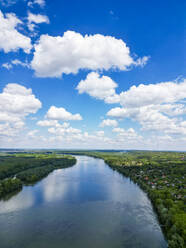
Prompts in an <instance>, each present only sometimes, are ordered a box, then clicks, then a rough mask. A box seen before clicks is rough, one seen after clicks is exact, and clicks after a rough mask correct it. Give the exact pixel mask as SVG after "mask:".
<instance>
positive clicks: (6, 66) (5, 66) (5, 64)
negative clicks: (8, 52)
mask: <svg viewBox="0 0 186 248" xmlns="http://www.w3.org/2000/svg"><path fill="white" fill-rule="evenodd" d="M2 67H4V68H6V69H7V70H10V69H12V65H11V64H10V63H4V64H2Z"/></svg>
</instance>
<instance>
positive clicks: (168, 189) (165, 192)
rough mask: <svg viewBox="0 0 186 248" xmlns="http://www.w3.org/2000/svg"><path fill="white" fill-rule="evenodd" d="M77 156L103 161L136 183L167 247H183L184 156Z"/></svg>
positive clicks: (185, 223) (142, 153) (185, 224)
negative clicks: (166, 241) (152, 213)
mask: <svg viewBox="0 0 186 248" xmlns="http://www.w3.org/2000/svg"><path fill="white" fill-rule="evenodd" d="M72 154H74V152H72ZM76 154H79V155H87V156H93V157H95V158H102V159H104V161H105V162H106V163H107V164H108V165H109V166H111V167H112V168H113V169H116V170H118V171H119V172H121V173H122V174H124V175H125V176H127V177H130V178H131V179H132V180H133V181H134V182H136V183H138V185H139V186H140V187H141V188H142V189H143V190H144V191H146V192H147V194H148V196H149V198H150V199H151V201H152V203H153V205H154V208H155V209H156V212H157V214H158V217H159V221H160V223H161V226H162V228H163V231H164V233H165V235H166V237H167V239H168V244H169V247H170V248H177V247H179V248H183V247H186V211H185V205H186V198H185V195H186V188H185V185H186V178H185V175H186V153H183V152H182V153H181V152H151V151H149V152H146V151H133V152H123V153H122V152H117V153H116V152H115V153H113V152H110V153H109V152H97V151H92V152H90V151H86V152H83V151H79V152H76Z"/></svg>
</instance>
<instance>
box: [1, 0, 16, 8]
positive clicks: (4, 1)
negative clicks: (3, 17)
mask: <svg viewBox="0 0 186 248" xmlns="http://www.w3.org/2000/svg"><path fill="white" fill-rule="evenodd" d="M16 2H17V0H1V1H0V3H1V4H2V5H3V6H5V7H9V6H11V5H13V4H15V3H16Z"/></svg>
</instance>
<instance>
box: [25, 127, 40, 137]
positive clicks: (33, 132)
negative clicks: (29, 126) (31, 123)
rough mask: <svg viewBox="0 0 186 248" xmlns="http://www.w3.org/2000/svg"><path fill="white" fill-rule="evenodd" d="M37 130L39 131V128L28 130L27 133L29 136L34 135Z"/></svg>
mask: <svg viewBox="0 0 186 248" xmlns="http://www.w3.org/2000/svg"><path fill="white" fill-rule="evenodd" d="M38 132H39V130H37V129H34V130H31V131H29V132H28V134H27V135H28V136H30V137H35V135H36V134H37V133H38Z"/></svg>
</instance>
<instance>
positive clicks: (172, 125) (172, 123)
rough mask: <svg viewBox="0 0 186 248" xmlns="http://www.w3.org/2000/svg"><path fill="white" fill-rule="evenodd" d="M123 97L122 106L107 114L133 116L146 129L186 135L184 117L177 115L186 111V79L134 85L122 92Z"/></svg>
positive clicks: (119, 116)
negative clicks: (185, 101) (183, 123)
mask: <svg viewBox="0 0 186 248" xmlns="http://www.w3.org/2000/svg"><path fill="white" fill-rule="evenodd" d="M120 99H121V100H120V104H121V105H122V107H117V108H113V109H111V110H110V111H108V113H107V116H110V117H116V118H131V119H132V120H134V121H137V122H138V123H140V125H141V126H142V130H149V131H155V132H163V133H167V134H172V135H175V134H180V135H185V134H186V131H185V128H184V127H183V126H182V118H177V116H179V115H180V116H181V115H184V114H186V106H185V104H184V100H185V99H186V80H183V81H182V82H180V83H178V82H163V83H159V84H149V85H143V84H141V85H139V86H132V87H131V88H130V89H129V90H128V91H125V92H122V93H121V94H120ZM181 102H182V103H181Z"/></svg>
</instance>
